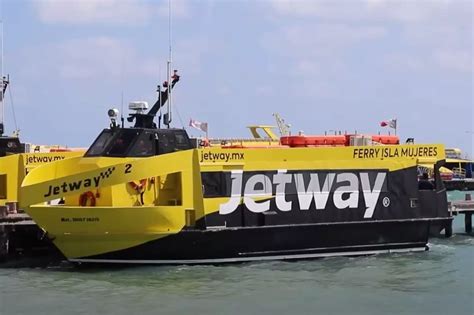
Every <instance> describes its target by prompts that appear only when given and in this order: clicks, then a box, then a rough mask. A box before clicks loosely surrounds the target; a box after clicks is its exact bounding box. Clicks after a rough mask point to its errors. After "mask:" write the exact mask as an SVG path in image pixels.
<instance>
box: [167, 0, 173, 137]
mask: <svg viewBox="0 0 474 315" xmlns="http://www.w3.org/2000/svg"><path fill="white" fill-rule="evenodd" d="M168 40H169V59H168V74H167V76H168V128H169V127H170V125H169V124H170V123H171V120H172V118H171V111H172V108H171V105H172V104H171V101H172V100H171V97H172V96H171V62H172V58H173V55H172V50H171V0H168Z"/></svg>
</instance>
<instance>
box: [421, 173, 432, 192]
mask: <svg viewBox="0 0 474 315" xmlns="http://www.w3.org/2000/svg"><path fill="white" fill-rule="evenodd" d="M434 188H435V187H434V185H433V183H432V182H431V181H430V179H429V177H428V173H423V175H422V177H421V179H420V180H419V182H418V189H420V190H433V189H434Z"/></svg>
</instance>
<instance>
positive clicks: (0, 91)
mask: <svg viewBox="0 0 474 315" xmlns="http://www.w3.org/2000/svg"><path fill="white" fill-rule="evenodd" d="M0 33H1V36H2V39H1V43H0V45H1V48H0V50H1V52H0V53H1V56H0V75H1V78H0V81H1V82H0V136H3V133H4V132H5V127H4V124H3V120H4V118H5V106H4V103H3V100H4V99H5V86H4V85H5V78H4V77H3V2H1V3H0Z"/></svg>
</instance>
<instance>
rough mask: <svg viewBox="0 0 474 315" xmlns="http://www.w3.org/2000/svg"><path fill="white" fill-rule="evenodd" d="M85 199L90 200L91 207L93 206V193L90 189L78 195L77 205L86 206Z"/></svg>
mask: <svg viewBox="0 0 474 315" xmlns="http://www.w3.org/2000/svg"><path fill="white" fill-rule="evenodd" d="M87 200H90V206H91V207H95V194H94V193H93V192H92V191H86V192H85V193H83V194H82V195H80V196H79V205H80V206H81V207H85V206H87Z"/></svg>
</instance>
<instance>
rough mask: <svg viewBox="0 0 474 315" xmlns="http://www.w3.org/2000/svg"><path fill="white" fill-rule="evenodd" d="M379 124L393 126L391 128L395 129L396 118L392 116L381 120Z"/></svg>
mask: <svg viewBox="0 0 474 315" xmlns="http://www.w3.org/2000/svg"><path fill="white" fill-rule="evenodd" d="M380 126H381V127H390V128H393V129H397V119H396V118H393V119H389V120H386V121H382V122H380Z"/></svg>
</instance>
